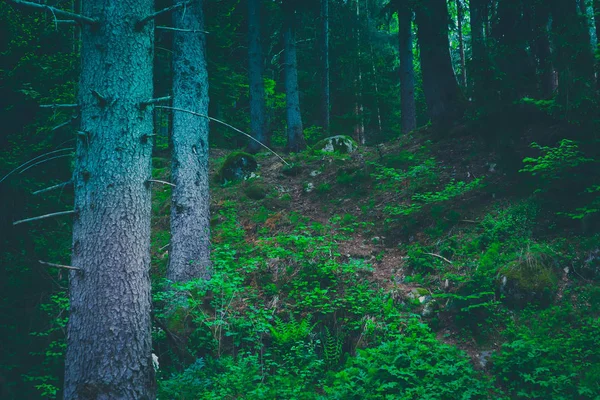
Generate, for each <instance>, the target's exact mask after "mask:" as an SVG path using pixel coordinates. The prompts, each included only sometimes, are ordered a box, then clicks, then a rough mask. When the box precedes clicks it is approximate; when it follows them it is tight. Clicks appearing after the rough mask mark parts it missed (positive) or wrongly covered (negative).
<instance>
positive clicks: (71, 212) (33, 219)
mask: <svg viewBox="0 0 600 400" xmlns="http://www.w3.org/2000/svg"><path fill="white" fill-rule="evenodd" d="M76 212H77V211H75V210H69V211H60V212H55V213H52V214H46V215H40V216H39V217H33V218H27V219H22V220H20V221H15V222H13V226H15V225H19V224H24V223H25V222H33V221H38V220H40V219H46V218H52V217H59V216H61V215H70V214H75V213H76Z"/></svg>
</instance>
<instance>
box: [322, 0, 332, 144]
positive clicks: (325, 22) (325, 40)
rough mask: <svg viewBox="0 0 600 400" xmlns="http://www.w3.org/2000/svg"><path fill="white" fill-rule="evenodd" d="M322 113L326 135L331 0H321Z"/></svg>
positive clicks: (328, 98) (328, 114)
mask: <svg viewBox="0 0 600 400" xmlns="http://www.w3.org/2000/svg"><path fill="white" fill-rule="evenodd" d="M321 23H322V27H321V46H323V47H322V49H321V68H322V71H321V73H322V77H321V79H322V84H321V85H322V87H321V90H322V92H321V115H322V119H323V120H322V122H321V124H322V126H323V132H325V134H326V135H328V134H329V130H330V120H331V116H330V112H331V92H330V85H329V0H321Z"/></svg>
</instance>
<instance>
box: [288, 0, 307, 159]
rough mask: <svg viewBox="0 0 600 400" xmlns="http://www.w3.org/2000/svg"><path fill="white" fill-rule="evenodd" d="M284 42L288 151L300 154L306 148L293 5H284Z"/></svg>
mask: <svg viewBox="0 0 600 400" xmlns="http://www.w3.org/2000/svg"><path fill="white" fill-rule="evenodd" d="M283 11H284V17H283V23H284V28H283V42H284V53H285V95H286V96H285V97H286V115H287V133H288V150H289V151H291V152H298V151H301V150H304V149H305V148H306V141H305V140H304V132H303V129H302V114H300V95H299V93H298V62H297V59H296V10H295V8H294V6H293V5H292V4H290V3H289V0H288V3H284V5H283Z"/></svg>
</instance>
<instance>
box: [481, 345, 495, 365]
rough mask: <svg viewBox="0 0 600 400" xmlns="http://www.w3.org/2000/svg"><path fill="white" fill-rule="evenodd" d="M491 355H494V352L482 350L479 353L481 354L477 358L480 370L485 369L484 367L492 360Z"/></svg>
mask: <svg viewBox="0 0 600 400" xmlns="http://www.w3.org/2000/svg"><path fill="white" fill-rule="evenodd" d="M493 354H494V352H493V351H491V350H483V351H482V352H481V354H479V357H478V360H479V366H480V367H481V368H482V369H485V367H486V366H487V364H488V362H489V361H490V358H492V355H493Z"/></svg>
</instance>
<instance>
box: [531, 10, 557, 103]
mask: <svg viewBox="0 0 600 400" xmlns="http://www.w3.org/2000/svg"><path fill="white" fill-rule="evenodd" d="M532 9H533V10H532V11H533V24H532V43H531V48H532V49H533V51H534V53H535V58H536V61H537V70H538V77H539V78H538V82H539V83H538V87H539V93H540V95H541V96H542V98H545V99H549V98H551V97H552V96H553V94H554V90H556V87H555V86H554V66H553V65H552V50H551V44H550V32H549V31H548V23H549V20H550V9H549V8H548V5H547V4H546V3H545V2H536V4H535V5H533V6H532Z"/></svg>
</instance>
